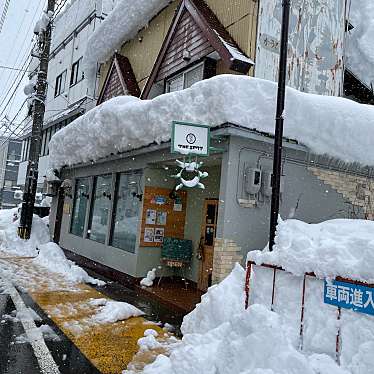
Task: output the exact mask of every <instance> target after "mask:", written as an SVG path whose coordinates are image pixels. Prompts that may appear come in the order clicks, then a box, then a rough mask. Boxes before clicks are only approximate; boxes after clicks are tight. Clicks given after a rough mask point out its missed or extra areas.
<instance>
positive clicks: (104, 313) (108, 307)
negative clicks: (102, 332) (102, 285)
mask: <svg viewBox="0 0 374 374" xmlns="http://www.w3.org/2000/svg"><path fill="white" fill-rule="evenodd" d="M100 300H101V302H103V300H104V299H100ZM142 315H144V313H143V312H142V311H141V310H140V309H138V308H136V307H135V306H134V305H131V304H128V303H124V302H120V301H112V300H107V301H106V302H105V304H104V305H102V306H100V310H99V312H98V313H97V314H96V315H95V316H94V317H93V320H94V321H95V322H97V323H114V322H117V321H123V320H125V319H129V318H130V317H139V316H142ZM153 338H154V337H153Z"/></svg>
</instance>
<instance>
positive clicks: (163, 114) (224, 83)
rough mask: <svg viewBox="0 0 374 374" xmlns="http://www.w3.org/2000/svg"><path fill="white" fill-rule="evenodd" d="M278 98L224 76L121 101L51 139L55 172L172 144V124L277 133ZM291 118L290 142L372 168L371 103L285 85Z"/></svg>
mask: <svg viewBox="0 0 374 374" xmlns="http://www.w3.org/2000/svg"><path fill="white" fill-rule="evenodd" d="M97 49H99V48H97ZM276 94H277V85H276V84H275V83H273V82H270V81H266V80H261V79H256V78H250V77H245V76H235V75H220V76H216V77H214V78H211V79H208V80H204V81H201V82H198V83H196V84H195V85H193V86H192V87H191V88H188V89H186V90H183V91H178V92H173V93H168V94H164V95H161V96H158V97H156V98H155V99H153V100H140V99H138V98H135V97H132V96H120V97H116V98H113V99H111V100H109V101H107V102H105V103H103V104H101V105H100V106H97V107H96V108H94V109H92V110H90V111H89V112H87V113H86V114H84V115H83V116H81V117H79V118H78V119H76V120H75V121H74V122H72V123H71V124H69V125H68V126H66V127H65V128H63V129H61V130H60V131H58V132H57V133H56V134H55V135H54V136H53V137H52V140H51V142H50V144H49V149H50V163H51V167H53V168H60V167H62V166H64V165H73V164H77V163H81V162H89V161H92V160H97V159H99V158H102V157H105V156H108V155H110V154H113V153H116V152H125V151H129V150H133V149H136V148H139V147H142V146H147V145H149V144H152V143H154V142H157V143H161V142H165V141H169V140H170V137H171V123H172V121H174V120H181V121H187V122H195V123H205V124H208V125H210V126H218V125H221V124H223V123H226V122H230V123H233V124H237V125H241V126H244V127H247V128H249V129H256V130H259V131H263V132H266V133H270V134H273V133H274V126H275V123H274V122H275V121H274V115H275V105H276ZM207 108H209V110H207ZM285 113H286V118H285V125H284V136H285V137H288V138H291V139H296V140H298V141H299V142H300V143H302V144H304V145H305V146H307V147H308V148H309V149H310V150H311V151H312V152H314V153H316V154H329V155H330V156H332V157H336V158H339V159H341V160H343V161H347V162H359V163H361V164H363V165H371V166H373V165H374V153H373V152H372V144H373V141H374V139H373V138H374V133H373V131H372V126H373V123H374V108H373V107H372V106H369V105H362V104H358V103H356V102H353V101H351V100H348V99H343V98H338V97H329V96H318V95H312V94H306V93H302V92H299V91H297V90H295V89H292V88H287V97H286V112H285Z"/></svg>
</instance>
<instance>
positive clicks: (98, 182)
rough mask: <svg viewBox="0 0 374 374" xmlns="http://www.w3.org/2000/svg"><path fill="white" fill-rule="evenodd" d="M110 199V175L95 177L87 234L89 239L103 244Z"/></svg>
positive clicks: (105, 235) (106, 230)
mask: <svg viewBox="0 0 374 374" xmlns="http://www.w3.org/2000/svg"><path fill="white" fill-rule="evenodd" d="M111 200H112V175H102V176H98V177H95V180H94V193H93V199H92V208H91V215H90V224H89V230H88V235H87V237H88V238H89V239H91V240H94V241H96V242H99V243H103V244H105V242H106V237H107V232H108V214H109V210H110V206H111Z"/></svg>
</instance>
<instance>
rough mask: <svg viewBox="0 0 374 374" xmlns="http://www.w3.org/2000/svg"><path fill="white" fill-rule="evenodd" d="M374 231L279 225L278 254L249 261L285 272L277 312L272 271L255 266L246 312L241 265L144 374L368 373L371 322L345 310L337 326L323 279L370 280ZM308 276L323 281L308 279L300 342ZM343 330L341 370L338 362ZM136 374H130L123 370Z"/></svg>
mask: <svg viewBox="0 0 374 374" xmlns="http://www.w3.org/2000/svg"><path fill="white" fill-rule="evenodd" d="M373 229H374V222H369V221H360V220H333V221H327V222H325V223H321V224H318V225H308V224H305V223H303V222H299V221H296V220H289V221H286V222H281V224H280V225H279V226H278V231H277V238H276V248H275V250H274V251H273V252H272V253H269V252H267V251H266V249H265V251H264V252H263V254H261V253H260V252H259V251H257V252H254V253H250V254H249V256H248V257H249V258H250V259H256V260H257V261H258V262H262V261H264V262H268V263H273V264H279V265H282V266H283V267H285V268H286V269H287V270H288V271H287V272H286V271H284V272H282V271H278V272H277V276H276V283H275V292H274V295H275V298H274V303H273V306H272V308H271V300H272V285H273V270H272V269H270V268H266V267H261V266H258V265H255V266H253V267H252V272H251V278H250V298H249V305H250V306H249V308H248V309H247V310H245V309H244V300H245V294H244V284H245V271H244V269H243V268H241V266H239V265H236V267H235V268H234V270H233V271H232V273H231V274H230V275H229V276H228V277H227V278H226V279H225V280H224V281H223V282H221V283H220V284H218V285H215V286H213V287H211V288H210V289H209V290H208V293H207V294H205V295H204V296H203V297H202V301H201V303H200V304H198V305H197V307H196V309H195V310H194V311H192V312H191V313H190V314H189V315H187V316H186V317H185V318H184V320H183V324H182V328H181V330H182V332H183V334H184V336H183V339H182V341H181V342H179V343H178V344H174V345H172V346H171V347H169V349H168V350H167V353H165V354H160V355H158V356H157V358H156V360H155V361H154V362H153V363H152V364H149V365H147V366H146V367H145V368H144V369H143V371H141V372H142V373H143V374H199V373H204V374H216V373H220V374H233V373H235V374H300V373H303V374H371V373H372V372H373V367H374V356H373V354H372V353H373V349H374V318H373V317H372V316H368V315H364V314H361V313H355V312H353V311H351V310H346V309H342V310H341V318H340V320H338V311H337V308H336V307H334V306H331V305H327V304H325V303H324V300H323V289H324V281H323V277H325V276H335V275H346V274H341V273H340V272H344V271H348V270H349V267H350V268H351V269H350V274H351V276H354V275H355V276H358V275H361V277H362V278H365V279H372V278H373V273H374V270H372V269H373V266H372V265H373V263H374V257H373V255H371V254H370V251H371V252H373V249H374V248H372V246H373V244H372V241H373V239H374V234H373V233H374V230H373ZM366 248H367V249H366ZM362 258H365V259H366V263H365V262H364V261H362V260H361V259H362ZM370 266H371V272H370ZM353 269H354V270H353ZM308 271H314V272H316V273H317V275H318V276H320V277H321V279H319V278H316V277H311V276H310V277H307V278H306V282H305V304H304V306H305V307H304V320H303V334H302V335H300V316H301V310H302V289H303V274H304V272H308ZM338 331H340V340H339V347H340V353H339V354H340V363H341V364H340V366H338V364H337V363H336V362H335V359H336V342H337V340H336V336H337V334H338ZM142 342H143V340H142ZM146 343H147V342H146V341H144V345H146ZM149 343H150V344H151V343H152V341H150V342H149ZM137 372H139V371H136V370H135V369H133V368H132V367H129V368H128V370H125V371H124V373H125V374H131V373H137Z"/></svg>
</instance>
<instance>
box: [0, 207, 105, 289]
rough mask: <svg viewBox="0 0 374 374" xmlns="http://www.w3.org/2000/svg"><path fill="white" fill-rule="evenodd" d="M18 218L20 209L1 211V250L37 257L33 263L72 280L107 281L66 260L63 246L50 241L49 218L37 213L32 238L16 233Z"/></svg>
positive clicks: (13, 254)
mask: <svg viewBox="0 0 374 374" xmlns="http://www.w3.org/2000/svg"><path fill="white" fill-rule="evenodd" d="M17 217H18V211H17V209H3V210H0V251H2V252H4V253H6V254H7V255H9V256H25V257H35V258H34V259H33V260H32V262H33V263H34V264H36V265H39V266H42V267H44V268H46V269H48V270H49V271H51V272H54V273H58V274H61V275H63V276H64V278H65V279H66V280H67V281H69V282H73V283H80V282H85V283H91V284H96V285H103V284H104V282H103V281H100V280H98V279H94V278H92V277H90V276H89V275H88V274H87V272H86V271H85V270H83V269H82V268H80V267H79V266H77V265H76V264H75V263H74V262H72V261H70V260H67V259H66V257H65V255H64V252H63V251H62V249H61V248H60V247H59V246H58V245H57V244H55V243H53V242H50V235H49V230H48V226H47V224H48V220H47V219H45V218H40V217H38V216H37V215H34V217H33V225H32V230H31V238H30V239H29V240H23V239H20V238H19V237H18V235H17V228H18V224H19V221H18V219H16V218H17Z"/></svg>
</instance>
